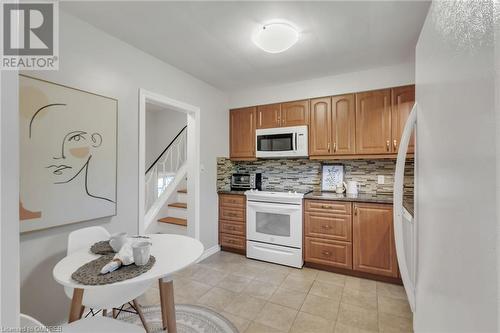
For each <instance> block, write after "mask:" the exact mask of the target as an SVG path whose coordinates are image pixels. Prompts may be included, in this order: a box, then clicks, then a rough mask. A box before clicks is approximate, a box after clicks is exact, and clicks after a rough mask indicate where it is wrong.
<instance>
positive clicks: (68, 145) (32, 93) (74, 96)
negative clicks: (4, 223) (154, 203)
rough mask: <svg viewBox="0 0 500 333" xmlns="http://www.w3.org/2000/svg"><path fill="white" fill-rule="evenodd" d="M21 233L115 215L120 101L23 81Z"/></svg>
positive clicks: (57, 85) (21, 95) (21, 97)
mask: <svg viewBox="0 0 500 333" xmlns="http://www.w3.org/2000/svg"><path fill="white" fill-rule="evenodd" d="M19 94H20V95H19V112H20V164H21V171H20V198H19V199H20V202H19V213H20V220H21V228H20V229H21V232H26V231H31V230H39V229H45V228H50V227H55V226H59V225H64V224H69V223H75V222H81V221H87V220H92V219H96V218H101V217H106V216H112V215H116V163H117V162H116V146H117V139H116V135H117V132H116V131H117V128H116V123H117V107H118V103H117V100H115V99H112V98H108V97H104V96H100V95H97V94H93V93H89V92H86V91H82V90H78V89H74V88H70V87H66V86H63V85H59V84H55V83H51V82H47V81H43V80H39V79H35V78H31V77H28V76H24V75H22V76H20V77H19Z"/></svg>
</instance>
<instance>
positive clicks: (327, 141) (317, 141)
mask: <svg viewBox="0 0 500 333" xmlns="http://www.w3.org/2000/svg"><path fill="white" fill-rule="evenodd" d="M354 101H355V100H354V94H348V95H341V96H334V97H332V98H330V97H325V98H316V99H312V100H311V122H310V129H309V155H310V156H312V157H325V156H334V155H352V154H354V153H355V144H354V143H355V139H356V134H355V133H356V117H355V107H354Z"/></svg>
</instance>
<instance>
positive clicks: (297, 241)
mask: <svg viewBox="0 0 500 333" xmlns="http://www.w3.org/2000/svg"><path fill="white" fill-rule="evenodd" d="M247 239H248V240H251V241H256V242H263V243H270V244H276V245H283V246H289V247H294V248H298V249H300V248H302V206H301V205H292V204H279V203H269V202H255V201H247Z"/></svg>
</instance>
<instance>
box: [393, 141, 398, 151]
mask: <svg viewBox="0 0 500 333" xmlns="http://www.w3.org/2000/svg"><path fill="white" fill-rule="evenodd" d="M392 145H393V146H394V151H396V149H397V148H398V140H394V141H393V142H392Z"/></svg>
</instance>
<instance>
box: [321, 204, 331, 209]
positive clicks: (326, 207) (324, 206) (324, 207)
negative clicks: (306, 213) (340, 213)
mask: <svg viewBox="0 0 500 333" xmlns="http://www.w3.org/2000/svg"><path fill="white" fill-rule="evenodd" d="M321 208H323V209H330V208H332V206H330V205H323V206H321Z"/></svg>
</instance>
